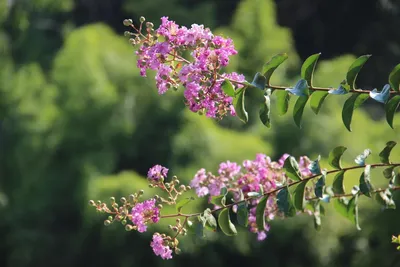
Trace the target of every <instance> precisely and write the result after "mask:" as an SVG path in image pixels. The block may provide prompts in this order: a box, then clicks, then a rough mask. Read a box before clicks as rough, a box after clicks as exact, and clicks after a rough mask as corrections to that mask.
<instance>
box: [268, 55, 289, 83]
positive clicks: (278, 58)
mask: <svg viewBox="0 0 400 267" xmlns="http://www.w3.org/2000/svg"><path fill="white" fill-rule="evenodd" d="M287 58H288V55H287V54H286V53H283V54H278V55H275V56H273V57H272V58H271V59H270V60H269V61H268V62H267V63H265V64H264V66H263V69H262V72H263V73H264V76H265V79H266V84H267V85H269V81H270V79H271V76H272V74H273V73H274V71H275V70H276V69H277V68H278V67H279V65H281V64H282V63H283V62H284V61H285V60H286V59H287Z"/></svg>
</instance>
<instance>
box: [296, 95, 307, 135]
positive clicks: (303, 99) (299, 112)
mask: <svg viewBox="0 0 400 267" xmlns="http://www.w3.org/2000/svg"><path fill="white" fill-rule="evenodd" d="M307 100H308V96H299V98H297V101H296V104H295V105H294V108H293V119H294V122H295V123H296V125H297V127H299V128H301V119H302V117H303V111H304V107H305V106H306V104H307Z"/></svg>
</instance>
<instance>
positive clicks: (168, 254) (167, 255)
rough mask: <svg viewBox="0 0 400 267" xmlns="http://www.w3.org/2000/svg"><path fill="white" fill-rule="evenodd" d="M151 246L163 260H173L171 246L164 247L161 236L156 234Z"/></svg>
mask: <svg viewBox="0 0 400 267" xmlns="http://www.w3.org/2000/svg"><path fill="white" fill-rule="evenodd" d="M150 246H151V247H152V248H153V251H154V254H156V255H157V256H160V257H161V258H162V259H164V260H168V259H172V250H171V248H170V247H169V246H166V245H164V239H163V238H162V237H161V235H160V234H158V233H155V234H154V235H153V241H151V243H150Z"/></svg>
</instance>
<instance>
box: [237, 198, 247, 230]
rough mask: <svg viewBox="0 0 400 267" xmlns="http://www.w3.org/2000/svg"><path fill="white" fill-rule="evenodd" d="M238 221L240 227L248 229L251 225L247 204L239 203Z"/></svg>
mask: <svg viewBox="0 0 400 267" xmlns="http://www.w3.org/2000/svg"><path fill="white" fill-rule="evenodd" d="M237 220H238V223H239V224H240V225H243V226H245V227H247V225H248V223H249V211H248V210H247V206H246V203H244V202H242V203H239V205H238V209H237Z"/></svg>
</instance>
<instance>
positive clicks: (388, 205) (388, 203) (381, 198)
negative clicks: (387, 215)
mask: <svg viewBox="0 0 400 267" xmlns="http://www.w3.org/2000/svg"><path fill="white" fill-rule="evenodd" d="M374 198H375V200H376V201H377V202H378V203H379V204H381V205H382V206H383V207H384V208H385V209H396V204H395V202H394V201H393V199H392V193H391V192H390V190H389V189H386V190H385V191H383V192H378V193H375V194H374Z"/></svg>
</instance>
